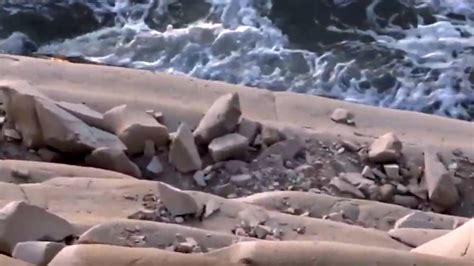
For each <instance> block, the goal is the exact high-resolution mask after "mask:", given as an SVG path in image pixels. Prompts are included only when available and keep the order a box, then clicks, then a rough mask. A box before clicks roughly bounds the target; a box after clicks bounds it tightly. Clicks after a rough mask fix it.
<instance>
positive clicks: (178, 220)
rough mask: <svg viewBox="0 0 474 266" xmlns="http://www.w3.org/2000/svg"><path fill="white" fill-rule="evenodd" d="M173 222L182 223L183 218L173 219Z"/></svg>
mask: <svg viewBox="0 0 474 266" xmlns="http://www.w3.org/2000/svg"><path fill="white" fill-rule="evenodd" d="M174 221H175V222H176V223H178V224H182V223H184V218H183V217H181V216H177V217H174Z"/></svg>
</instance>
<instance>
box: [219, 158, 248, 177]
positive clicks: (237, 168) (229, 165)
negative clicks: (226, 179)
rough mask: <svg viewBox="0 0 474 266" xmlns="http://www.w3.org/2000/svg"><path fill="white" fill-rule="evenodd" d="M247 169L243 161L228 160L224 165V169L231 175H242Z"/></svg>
mask: <svg viewBox="0 0 474 266" xmlns="http://www.w3.org/2000/svg"><path fill="white" fill-rule="evenodd" d="M247 168H248V164H247V163H246V162H244V161H239V160H230V161H226V162H225V163H224V169H225V170H226V171H227V173H229V174H231V175H236V174H242V173H244V172H245V171H246V169H247Z"/></svg>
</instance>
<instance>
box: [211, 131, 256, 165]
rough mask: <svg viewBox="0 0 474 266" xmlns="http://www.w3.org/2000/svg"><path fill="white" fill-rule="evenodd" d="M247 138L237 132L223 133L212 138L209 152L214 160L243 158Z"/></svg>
mask: <svg viewBox="0 0 474 266" xmlns="http://www.w3.org/2000/svg"><path fill="white" fill-rule="evenodd" d="M248 147H249V142H248V139H247V138H246V137H244V136H242V135H239V134H237V133H232V134H228V135H224V136H222V137H219V138H216V139H214V140H212V142H211V143H210V144H209V152H210V154H211V156H212V159H213V160H214V161H215V162H218V161H224V160H226V159H229V158H243V157H245V156H246V155H247V151H248Z"/></svg>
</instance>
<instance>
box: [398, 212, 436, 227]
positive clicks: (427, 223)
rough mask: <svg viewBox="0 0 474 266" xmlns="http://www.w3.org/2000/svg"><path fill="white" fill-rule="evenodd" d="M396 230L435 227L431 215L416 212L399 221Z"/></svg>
mask: <svg viewBox="0 0 474 266" xmlns="http://www.w3.org/2000/svg"><path fill="white" fill-rule="evenodd" d="M394 228H395V229H397V228H425V229H435V225H434V223H433V221H432V219H431V217H430V216H429V215H427V214H425V213H423V212H420V211H415V212H412V213H410V214H407V215H406V216H404V217H402V218H400V219H398V220H397V222H396V223H395V227H394Z"/></svg>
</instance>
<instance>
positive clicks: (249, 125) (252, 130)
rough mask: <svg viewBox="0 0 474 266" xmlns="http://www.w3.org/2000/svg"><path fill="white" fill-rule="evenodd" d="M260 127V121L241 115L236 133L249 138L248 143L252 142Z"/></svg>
mask: <svg viewBox="0 0 474 266" xmlns="http://www.w3.org/2000/svg"><path fill="white" fill-rule="evenodd" d="M260 127H261V126H260V123H258V122H255V121H252V120H250V119H247V118H244V117H242V118H241V119H240V123H239V126H238V128H237V133H238V134H240V135H242V136H244V137H246V138H247V139H248V140H249V143H253V141H254V140H255V137H256V136H257V134H258V132H259V130H260Z"/></svg>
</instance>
